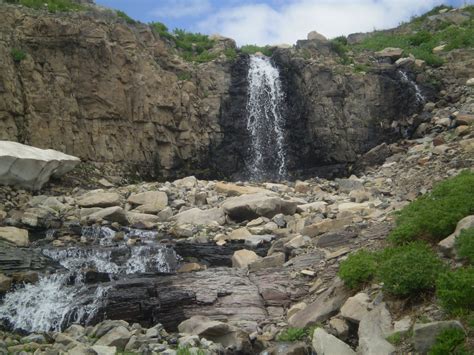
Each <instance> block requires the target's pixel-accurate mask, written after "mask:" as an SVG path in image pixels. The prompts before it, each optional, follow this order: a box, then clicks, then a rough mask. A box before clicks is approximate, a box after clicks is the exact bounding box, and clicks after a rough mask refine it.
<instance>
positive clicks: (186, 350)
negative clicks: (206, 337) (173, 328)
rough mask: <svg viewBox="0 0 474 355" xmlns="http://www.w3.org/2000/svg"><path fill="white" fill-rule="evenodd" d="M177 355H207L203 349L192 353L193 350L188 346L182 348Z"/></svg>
mask: <svg viewBox="0 0 474 355" xmlns="http://www.w3.org/2000/svg"><path fill="white" fill-rule="evenodd" d="M176 355H206V352H205V351H204V350H202V349H198V350H197V351H191V348H190V347H188V346H180V347H179V348H178V349H177V350H176Z"/></svg>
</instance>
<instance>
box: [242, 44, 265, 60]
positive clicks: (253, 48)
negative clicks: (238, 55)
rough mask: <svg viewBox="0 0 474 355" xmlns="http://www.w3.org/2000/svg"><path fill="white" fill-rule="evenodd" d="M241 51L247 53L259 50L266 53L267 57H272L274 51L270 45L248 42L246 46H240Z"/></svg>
mask: <svg viewBox="0 0 474 355" xmlns="http://www.w3.org/2000/svg"><path fill="white" fill-rule="evenodd" d="M240 51H241V52H242V53H245V54H255V53H257V52H260V53H262V54H263V55H266V56H267V57H271V55H272V53H273V51H272V49H271V48H270V47H269V46H264V47H260V46H257V45H255V44H247V45H245V46H242V47H240Z"/></svg>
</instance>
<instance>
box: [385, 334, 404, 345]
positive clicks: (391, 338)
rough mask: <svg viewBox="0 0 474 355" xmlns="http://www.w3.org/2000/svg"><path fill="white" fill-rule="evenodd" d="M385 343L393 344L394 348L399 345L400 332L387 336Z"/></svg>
mask: <svg viewBox="0 0 474 355" xmlns="http://www.w3.org/2000/svg"><path fill="white" fill-rule="evenodd" d="M387 341H388V342H389V343H390V344H393V345H395V346H398V345H400V344H401V343H402V342H403V335H402V333H400V332H396V333H393V334H392V335H389V336H388V337H387Z"/></svg>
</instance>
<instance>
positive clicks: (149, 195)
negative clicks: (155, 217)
mask: <svg viewBox="0 0 474 355" xmlns="http://www.w3.org/2000/svg"><path fill="white" fill-rule="evenodd" d="M127 202H128V203H130V204H131V205H134V206H137V205H138V207H137V210H138V211H139V212H143V213H158V212H160V211H161V210H163V209H164V208H165V207H166V206H168V195H167V194H166V192H163V191H147V192H141V193H138V194H133V195H131V196H130V197H129V198H128V199H127Z"/></svg>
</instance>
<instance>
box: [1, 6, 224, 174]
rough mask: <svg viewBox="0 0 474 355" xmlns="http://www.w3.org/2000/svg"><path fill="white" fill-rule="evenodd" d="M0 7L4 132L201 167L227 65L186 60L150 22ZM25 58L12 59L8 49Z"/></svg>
mask: <svg viewBox="0 0 474 355" xmlns="http://www.w3.org/2000/svg"><path fill="white" fill-rule="evenodd" d="M93 11H94V12H88V13H82V12H81V13H72V14H71V13H69V14H66V15H52V14H48V13H46V12H38V11H31V10H28V9H19V8H16V7H13V6H8V5H0V17H1V18H2V21H1V24H0V58H1V61H2V63H1V66H0V139H5V140H13V141H19V142H22V143H27V144H31V145H33V146H37V147H42V148H54V149H57V150H60V151H63V152H66V153H68V154H72V155H76V156H78V157H80V158H81V159H84V160H91V161H98V162H112V163H125V164H126V165H127V166H128V167H129V168H140V169H141V170H143V171H145V172H146V173H147V174H149V175H162V176H169V175H172V174H174V173H176V172H177V171H180V172H183V171H185V170H186V169H188V168H190V167H191V166H192V168H193V169H194V171H196V170H197V169H199V167H201V166H203V165H205V164H204V163H203V161H204V160H205V158H206V156H207V148H208V146H209V145H210V144H211V143H212V142H214V141H216V140H218V139H219V134H220V126H219V120H218V118H219V111H220V105H221V101H222V100H223V99H224V98H225V97H226V96H227V94H228V86H229V82H230V71H229V65H228V63H227V62H226V61H225V60H216V61H213V62H211V63H206V64H202V65H198V66H193V65H191V64H189V63H186V62H184V61H182V60H181V59H180V58H179V57H178V56H176V55H174V54H173V53H172V50H170V49H169V48H168V47H167V46H166V44H165V42H164V41H163V40H161V39H160V38H159V37H158V36H157V35H156V34H154V33H153V32H152V31H151V30H150V28H149V27H148V26H145V25H135V26H128V25H127V24H126V23H125V22H123V21H121V20H118V19H117V18H116V17H113V16H111V15H110V14H107V12H102V11H99V10H93ZM14 48H15V49H21V51H22V52H24V53H25V54H26V58H25V59H23V60H21V61H14V59H13V57H12V55H11V51H12V49H14Z"/></svg>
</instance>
